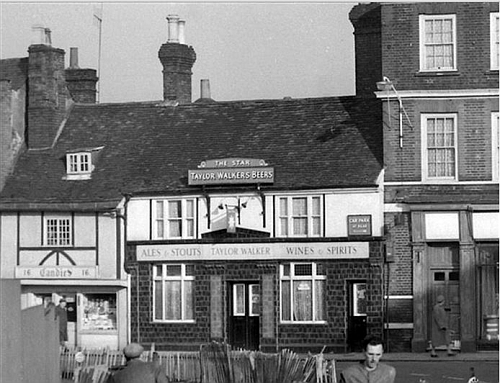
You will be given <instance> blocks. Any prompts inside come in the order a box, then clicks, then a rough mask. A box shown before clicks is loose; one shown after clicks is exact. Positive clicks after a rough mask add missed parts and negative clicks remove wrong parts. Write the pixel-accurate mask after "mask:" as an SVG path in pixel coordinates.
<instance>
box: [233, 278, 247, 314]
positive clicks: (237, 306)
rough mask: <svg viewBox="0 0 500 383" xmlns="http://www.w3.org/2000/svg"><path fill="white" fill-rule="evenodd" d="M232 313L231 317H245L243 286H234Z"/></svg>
mask: <svg viewBox="0 0 500 383" xmlns="http://www.w3.org/2000/svg"><path fill="white" fill-rule="evenodd" d="M233 291H234V312H233V315H245V285H243V284H236V285H234V289H233Z"/></svg>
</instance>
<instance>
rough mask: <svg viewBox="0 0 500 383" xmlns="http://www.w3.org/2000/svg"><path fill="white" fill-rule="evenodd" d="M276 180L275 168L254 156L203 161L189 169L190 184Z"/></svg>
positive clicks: (268, 181) (250, 182) (255, 182)
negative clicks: (194, 167) (196, 166)
mask: <svg viewBox="0 0 500 383" xmlns="http://www.w3.org/2000/svg"><path fill="white" fill-rule="evenodd" d="M273 182H274V168H273V167H272V166H268V164H267V163H266V161H264V160H259V159H253V158H222V159H218V160H207V161H203V162H202V163H201V164H200V165H198V169H196V170H188V185H216V184H217V185H220V184H264V183H273Z"/></svg>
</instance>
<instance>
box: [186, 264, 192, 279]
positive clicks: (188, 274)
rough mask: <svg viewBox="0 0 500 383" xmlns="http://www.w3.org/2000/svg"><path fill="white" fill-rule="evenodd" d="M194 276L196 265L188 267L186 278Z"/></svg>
mask: <svg viewBox="0 0 500 383" xmlns="http://www.w3.org/2000/svg"><path fill="white" fill-rule="evenodd" d="M193 275H194V265H186V276H188V277H189V276H193Z"/></svg>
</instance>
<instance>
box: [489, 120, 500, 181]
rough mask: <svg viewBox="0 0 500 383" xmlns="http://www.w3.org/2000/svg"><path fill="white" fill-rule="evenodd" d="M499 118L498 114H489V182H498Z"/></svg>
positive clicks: (499, 155)
mask: <svg viewBox="0 0 500 383" xmlns="http://www.w3.org/2000/svg"><path fill="white" fill-rule="evenodd" d="M499 117H500V114H499V113H498V112H493V113H491V161H492V163H491V180H492V181H497V182H498V181H499V180H500V177H499V172H500V154H499V145H500V133H499V129H500V127H499Z"/></svg>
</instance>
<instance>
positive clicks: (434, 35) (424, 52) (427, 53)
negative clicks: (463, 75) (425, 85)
mask: <svg viewBox="0 0 500 383" xmlns="http://www.w3.org/2000/svg"><path fill="white" fill-rule="evenodd" d="M456 63H457V43H456V16H455V15H420V70H421V71H432V72H435V71H452V70H456V69H457V64H456Z"/></svg>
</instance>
